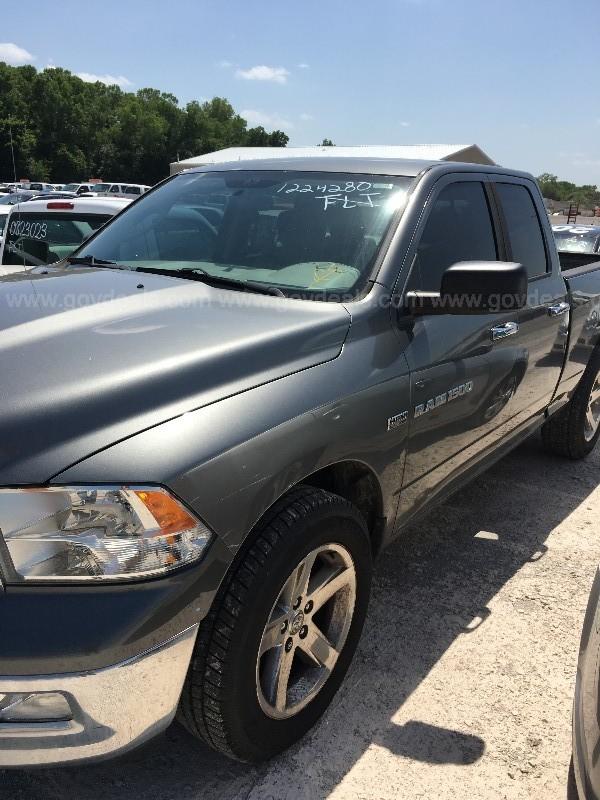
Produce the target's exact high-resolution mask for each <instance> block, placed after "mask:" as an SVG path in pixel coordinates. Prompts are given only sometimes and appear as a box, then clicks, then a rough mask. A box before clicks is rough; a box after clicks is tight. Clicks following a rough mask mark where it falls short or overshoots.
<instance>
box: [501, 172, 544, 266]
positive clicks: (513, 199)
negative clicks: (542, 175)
mask: <svg viewBox="0 0 600 800" xmlns="http://www.w3.org/2000/svg"><path fill="white" fill-rule="evenodd" d="M495 186H496V192H497V193H498V197H499V198H500V202H501V204H502V210H503V212H504V219H505V220H506V228H507V231H508V238H509V241H510V248H511V252H512V260H513V261H516V262H517V263H518V264H523V266H524V267H525V269H526V270H527V275H528V277H529V278H530V279H531V278H536V277H537V276H539V275H544V274H545V273H546V272H547V271H548V261H547V258H546V247H545V245H544V236H543V234H542V228H541V225H540V218H539V217H538V213H537V211H536V208H535V204H534V202H533V197H532V196H531V194H530V193H529V190H528V189H527V187H526V186H523V185H521V184H518V183H497V184H496V185H495Z"/></svg>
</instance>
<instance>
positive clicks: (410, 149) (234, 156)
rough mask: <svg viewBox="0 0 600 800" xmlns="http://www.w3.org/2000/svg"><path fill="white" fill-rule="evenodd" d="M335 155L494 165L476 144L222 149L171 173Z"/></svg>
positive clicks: (173, 168)
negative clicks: (229, 163) (264, 160)
mask: <svg viewBox="0 0 600 800" xmlns="http://www.w3.org/2000/svg"><path fill="white" fill-rule="evenodd" d="M318 156H324V157H325V156H328V157H331V156H335V157H336V158H345V157H352V156H354V157H357V156H358V157H359V158H407V159H410V160H425V161H467V162H471V163H476V164H490V165H492V164H493V163H494V162H493V161H492V159H491V158H490V157H489V156H488V155H487V154H486V153H484V152H483V150H482V149H481V148H480V147H478V145H476V144H399V145H396V144H393V145H356V146H352V147H322V146H321V145H318V146H316V147H226V148H225V149H223V150H216V151H215V152H214V153H204V154H203V155H199V156H195V157H194V158H186V159H184V160H183V161H175V162H173V163H172V164H171V174H174V173H175V172H181V170H182V169H188V168H190V167H197V166H203V165H204V164H221V163H225V162H227V161H249V160H254V159H260V158H269V159H271V158H314V157H318Z"/></svg>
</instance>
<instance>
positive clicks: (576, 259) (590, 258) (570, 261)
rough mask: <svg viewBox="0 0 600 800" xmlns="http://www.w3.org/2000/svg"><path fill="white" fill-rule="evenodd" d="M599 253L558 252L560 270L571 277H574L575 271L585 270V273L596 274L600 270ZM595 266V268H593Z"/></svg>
mask: <svg viewBox="0 0 600 800" xmlns="http://www.w3.org/2000/svg"><path fill="white" fill-rule="evenodd" d="M599 255H600V254H598V253H573V252H570V251H569V252H567V251H565V250H562V251H561V250H559V251H558V257H559V259H560V268H561V270H562V271H563V272H568V273H569V277H571V276H572V273H573V271H574V270H579V269H583V268H585V269H583V271H584V272H594V271H595V270H596V269H600V260H599ZM593 265H594V266H593Z"/></svg>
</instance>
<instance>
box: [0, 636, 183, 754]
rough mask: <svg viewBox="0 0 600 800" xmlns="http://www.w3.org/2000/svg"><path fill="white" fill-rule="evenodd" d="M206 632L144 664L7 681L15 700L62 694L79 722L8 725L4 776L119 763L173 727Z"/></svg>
mask: <svg viewBox="0 0 600 800" xmlns="http://www.w3.org/2000/svg"><path fill="white" fill-rule="evenodd" d="M197 631H198V625H192V626H190V627H189V628H187V629H186V630H184V631H182V632H181V633H179V634H178V635H176V636H174V637H172V638H171V639H169V640H167V641H165V642H163V643H162V644H160V645H158V646H156V647H153V648H152V649H150V650H147V651H145V652H143V653H141V654H139V655H137V656H134V657H132V658H129V659H127V660H126V661H122V662H120V663H117V664H114V665H113V666H109V667H104V668H103V669H98V670H92V671H87V672H75V673H65V674H54V675H29V676H19V677H11V676H0V699H1V697H2V695H6V694H11V693H36V692H59V693H61V694H63V695H64V697H65V698H66V699H67V701H68V703H69V705H70V707H71V711H72V719H71V720H69V721H61V722H9V723H0V768H1V767H25V766H48V765H56V764H73V763H77V762H81V761H86V760H88V759H98V758H102V757H105V756H114V755H118V754H120V753H122V752H124V751H126V750H128V749H130V748H131V747H134V746H136V745H138V744H141V743H142V742H144V741H145V740H146V739H149V738H150V737H152V736H154V735H155V734H156V733H159V732H160V731H162V730H163V729H164V728H166V727H167V726H168V725H169V723H170V722H171V721H172V719H173V717H174V715H175V711H176V709H177V705H178V703H179V697H180V694H181V689H182V686H183V682H184V680H185V675H186V672H187V669H188V665H189V662H190V658H191V655H192V650H193V647H194V642H195V640H196V634H197Z"/></svg>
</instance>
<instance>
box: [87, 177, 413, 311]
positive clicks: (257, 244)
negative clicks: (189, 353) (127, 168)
mask: <svg viewBox="0 0 600 800" xmlns="http://www.w3.org/2000/svg"><path fill="white" fill-rule="evenodd" d="M412 180H413V179H411V178H405V177H388V176H373V175H356V174H339V173H330V172H323V173H319V172H295V171H283V170H281V171H273V172H270V171H269V172H267V171H258V170H257V171H252V170H248V171H246V170H243V171H242V170H240V171H234V170H231V171H226V172H205V173H183V174H181V175H178V176H177V177H175V178H173V179H172V180H170V181H168V182H167V183H165V184H164V185H163V186H162V187H160V188H159V189H157V190H155V191H153V192H151V193H150V194H148V195H146V196H145V197H144V198H143V199H141V200H140V201H139V202H138V203H136V204H135V205H133V206H132V207H131V208H129V209H127V210H126V211H125V212H124V213H123V214H120V215H119V217H118V218H116V219H115V220H114V222H113V223H112V224H111V225H108V226H107V228H106V230H104V231H101V232H100V233H99V234H98V235H97V236H95V237H94V238H93V239H92V241H90V242H88V243H86V244H85V246H84V247H83V248H81V249H80V250H79V251H78V252H77V256H78V257H84V256H88V257H89V256H93V257H94V258H97V259H103V260H106V261H113V262H115V263H116V264H119V265H122V266H131V267H135V268H139V269H144V268H146V269H151V268H155V269H156V268H160V269H161V270H169V271H170V270H172V271H173V275H177V273H180V274H181V273H182V272H184V271H185V270H194V269H195V270H198V271H199V272H204V273H205V274H208V275H210V276H214V277H223V278H233V279H235V280H241V281H252V282H253V283H255V284H256V283H264V284H266V285H268V286H274V287H277V288H279V289H281V290H282V291H283V292H284V293H286V294H294V295H295V296H298V293H300V294H301V296H303V297H304V295H305V294H306V295H307V299H313V296H314V295H316V294H317V293H318V294H321V295H322V294H323V293H324V292H325V293H329V294H330V295H331V297H330V299H338V298H337V297H336V295H339V294H340V293H344V294H346V293H352V294H354V293H355V292H356V291H358V290H359V289H360V288H361V287H362V285H364V284H365V283H366V281H367V279H368V277H369V274H370V270H371V267H372V265H373V263H374V261H375V258H376V256H377V253H378V251H379V248H380V245H381V242H382V240H383V238H384V236H385V234H386V232H387V230H388V228H389V225H390V222H391V220H392V217H393V215H394V213H395V212H396V211H398V210H399V209H402V208H403V207H404V204H405V201H406V197H407V192H408V188H409V186H410V185H411V183H412Z"/></svg>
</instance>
